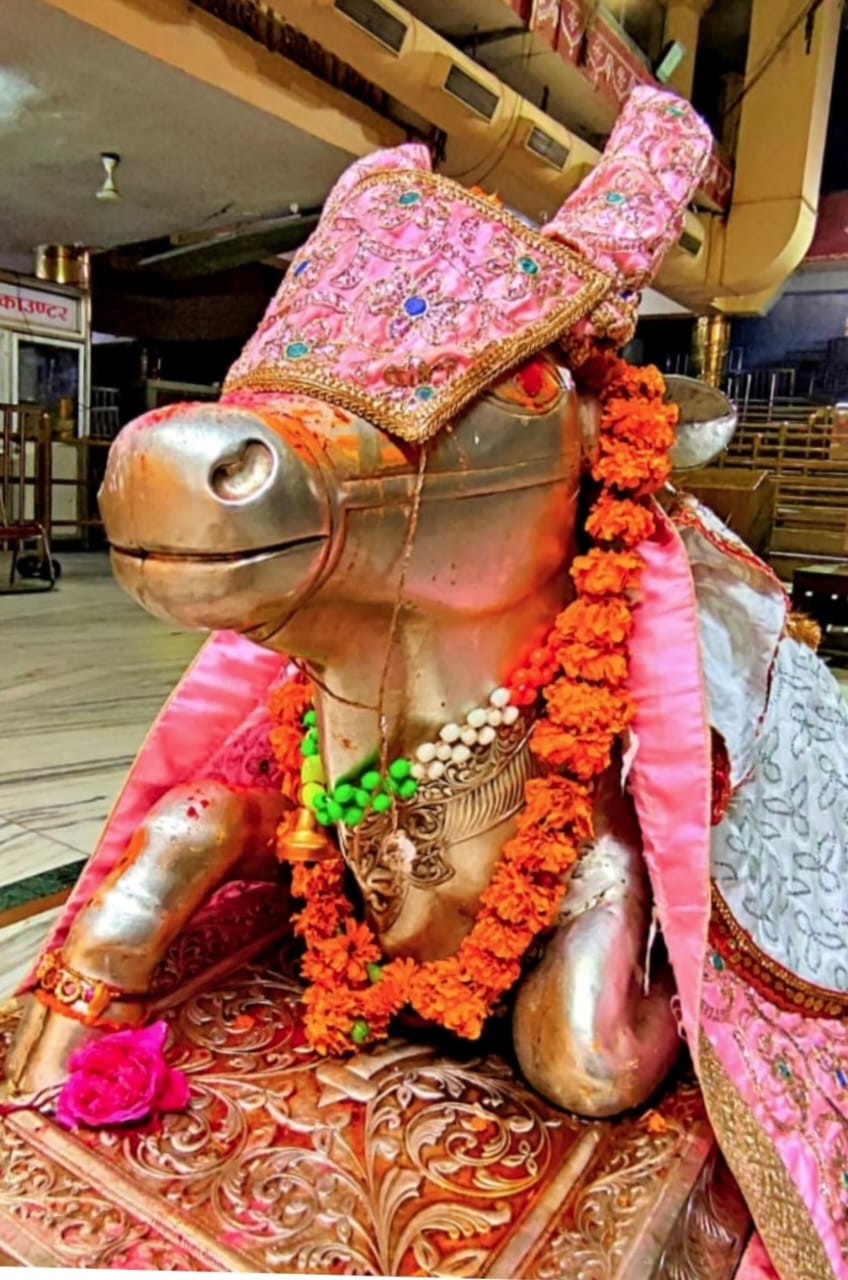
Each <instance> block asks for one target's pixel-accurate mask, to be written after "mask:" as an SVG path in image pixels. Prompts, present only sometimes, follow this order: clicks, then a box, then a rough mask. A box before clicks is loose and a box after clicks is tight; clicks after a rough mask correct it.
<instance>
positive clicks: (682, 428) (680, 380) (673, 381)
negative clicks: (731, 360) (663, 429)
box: [665, 374, 739, 471]
mask: <svg viewBox="0 0 848 1280" xmlns="http://www.w3.org/2000/svg"><path fill="white" fill-rule="evenodd" d="M665 384H666V388H667V391H668V399H669V400H670V401H671V402H672V403H673V404H676V405H677V407H678V410H679V411H680V416H679V418H678V420H677V440H676V441H675V443H674V445H673V447H672V449H671V454H670V456H671V465H672V467H673V468H674V470H675V471H691V470H693V469H694V468H695V467H706V466H707V465H708V464H709V463H710V462H713V461H714V460H715V459H716V458H717V457H718V455H719V454H720V453H721V452H722V451H723V450H724V449H726V448H727V446H728V444H729V443H730V440H731V438H732V436H733V433H734V431H735V430H736V423H737V422H738V420H739V415H738V414H737V412H736V409H735V408H734V406H733V404H732V403H731V402H730V400H728V398H727V396H726V395H724V393H723V392H721V391H719V390H718V389H717V388H716V387H709V386H707V384H706V383H705V382H699V381H698V380H697V378H684V377H681V376H679V375H677V374H667V375H666V377H665Z"/></svg>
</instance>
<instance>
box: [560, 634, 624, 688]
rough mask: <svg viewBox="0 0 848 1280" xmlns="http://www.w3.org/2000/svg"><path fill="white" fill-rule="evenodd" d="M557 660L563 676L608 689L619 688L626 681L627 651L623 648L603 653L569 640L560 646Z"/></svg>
mask: <svg viewBox="0 0 848 1280" xmlns="http://www.w3.org/2000/svg"><path fill="white" fill-rule="evenodd" d="M557 658H558V660H559V663H560V666H561V667H562V669H563V671H564V672H565V674H566V675H567V676H572V677H573V678H574V679H578V680H585V681H588V682H590V683H592V684H599V685H606V686H607V687H608V688H619V687H621V686H622V685H623V684H625V683H626V681H627V650H626V649H625V648H624V646H622V647H620V648H618V649H611V650H609V651H606V652H605V651H603V650H600V649H596V648H595V647H594V646H593V645H588V644H578V643H577V642H576V641H575V640H571V641H569V643H568V644H567V645H561V646H560V648H559V649H558V650H557Z"/></svg>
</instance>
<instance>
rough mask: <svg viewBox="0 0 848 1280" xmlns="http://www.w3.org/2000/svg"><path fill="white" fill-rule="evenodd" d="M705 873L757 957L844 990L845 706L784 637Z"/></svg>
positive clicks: (802, 649)
mask: <svg viewBox="0 0 848 1280" xmlns="http://www.w3.org/2000/svg"><path fill="white" fill-rule="evenodd" d="M712 871H713V876H714V878H715V881H716V883H717V885H718V887H719V889H720V890H721V892H722V894H723V896H724V898H725V900H726V902H727V904H728V906H729V907H730V909H731V911H732V912H733V914H734V915H735V917H736V919H737V920H738V921H739V923H740V925H742V927H743V928H744V929H745V930H746V931H747V932H748V934H749V935H750V936H751V938H752V939H753V940H754V942H756V944H757V945H758V946H759V947H760V949H761V950H762V951H764V952H765V953H766V955H768V956H770V957H771V958H772V959H774V960H777V961H778V962H779V963H780V964H782V965H783V966H784V967H785V968H787V969H789V970H790V971H791V972H792V973H794V974H796V975H797V976H798V977H800V978H802V979H804V980H805V981H807V982H810V983H813V984H814V985H816V986H820V987H826V988H829V989H830V990H835V991H848V705H846V702H845V699H844V696H843V694H842V692H841V690H840V688H839V686H838V684H837V683H836V681H835V680H834V679H833V676H832V675H831V673H830V672H829V671H828V669H827V667H826V666H825V665H824V663H823V662H822V661H821V660H820V659H819V658H817V657H816V655H815V654H814V653H812V652H811V651H810V650H809V649H808V648H806V646H804V645H801V644H798V643H796V642H795V641H794V640H788V639H786V640H783V641H781V643H780V646H779V648H778V652H777V656H776V660H775V664H774V669H773V675H772V683H771V690H770V694H769V699H768V704H767V707H766V713H765V717H764V720H763V722H762V725H761V728H760V732H759V734H758V736H757V739H756V742H755V745H754V753H753V767H752V771H751V774H750V776H749V778H748V779H747V780H746V781H745V782H744V783H743V784H742V786H741V787H740V788H739V790H738V791H737V792H736V793H735V795H734V798H733V800H732V802H731V804H730V807H729V809H728V812H727V814H726V815H725V818H724V821H723V822H722V823H721V824H720V825H719V826H718V827H716V829H715V831H714V833H713V842H712Z"/></svg>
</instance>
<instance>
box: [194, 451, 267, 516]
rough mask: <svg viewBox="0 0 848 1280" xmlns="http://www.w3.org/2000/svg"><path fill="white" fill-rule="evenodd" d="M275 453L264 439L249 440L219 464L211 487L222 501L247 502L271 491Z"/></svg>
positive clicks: (215, 465)
mask: <svg viewBox="0 0 848 1280" xmlns="http://www.w3.org/2000/svg"><path fill="white" fill-rule="evenodd" d="M274 463H275V458H274V454H273V453H272V452H271V450H270V449H269V448H268V446H267V444H265V443H264V441H262V440H245V441H244V442H243V443H242V444H240V445H239V446H238V448H237V449H235V450H234V451H232V452H230V453H229V454H228V456H227V457H225V458H221V460H220V461H219V462H216V463H215V464H214V466H213V467H212V470H211V472H210V473H209V485H210V488H211V489H212V492H213V493H215V494H217V495H218V497H219V498H220V499H221V501H222V502H244V501H246V500H247V499H248V498H255V497H257V495H259V494H261V493H262V491H263V490H264V489H267V488H268V486H269V484H270V482H271V480H272V479H273V475H274Z"/></svg>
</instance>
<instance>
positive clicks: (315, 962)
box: [301, 918, 380, 983]
mask: <svg viewBox="0 0 848 1280" xmlns="http://www.w3.org/2000/svg"><path fill="white" fill-rule="evenodd" d="M379 959H380V948H379V947H378V946H377V943H376V942H375V940H374V935H373V933H372V932H371V930H370V929H369V928H368V926H367V924H360V923H359V922H358V921H356V920H353V919H350V918H349V919H347V920H345V922H344V930H343V932H341V933H336V934H333V936H332V937H331V938H319V939H317V940H316V941H315V942H314V943H313V945H312V946H311V948H310V949H309V951H308V952H307V954H306V955H305V956H304V958H303V963H302V965H301V970H302V972H303V975H304V977H306V978H308V979H309V981H310V982H321V981H325V980H328V979H333V978H337V979H340V980H341V981H343V982H351V983H366V982H367V981H368V970H367V968H366V965H369V964H376V962H377V961H378V960H379Z"/></svg>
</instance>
